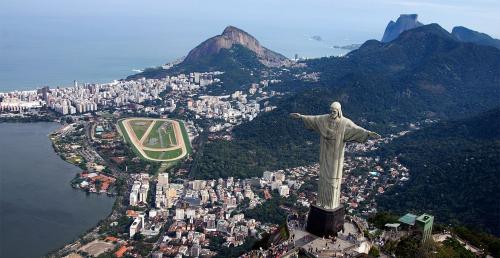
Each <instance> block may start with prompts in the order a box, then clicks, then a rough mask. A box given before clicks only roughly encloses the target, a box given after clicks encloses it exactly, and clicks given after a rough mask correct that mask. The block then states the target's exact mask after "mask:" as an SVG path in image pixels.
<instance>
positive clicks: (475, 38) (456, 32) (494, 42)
mask: <svg viewBox="0 0 500 258" xmlns="http://www.w3.org/2000/svg"><path fill="white" fill-rule="evenodd" d="M417 18H418V15H417V14H401V15H400V16H399V18H398V19H397V20H396V21H395V22H394V21H390V22H389V24H387V27H386V28H385V31H384V35H383V36H382V40H381V42H385V43H386V42H390V41H393V40H395V39H396V38H397V37H398V36H399V35H400V34H401V33H403V32H405V31H407V30H411V29H415V28H418V27H420V26H422V25H423V24H422V23H420V22H419V21H417ZM451 34H452V36H453V37H455V39H456V40H458V41H461V42H468V43H475V44H478V45H483V46H492V47H496V48H500V40H498V39H495V38H492V37H491V36H489V35H488V34H485V33H481V32H478V31H474V30H471V29H468V28H466V27H463V26H456V27H454V28H453V29H452V32H451Z"/></svg>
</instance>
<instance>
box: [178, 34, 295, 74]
mask: <svg viewBox="0 0 500 258" xmlns="http://www.w3.org/2000/svg"><path fill="white" fill-rule="evenodd" d="M236 44H237V45H241V46H243V47H245V48H247V49H249V50H250V51H252V52H254V53H255V54H256V55H257V57H258V58H259V61H260V62H261V63H262V64H264V65H266V66H269V67H276V66H281V65H284V64H287V63H288V62H290V61H289V60H288V59H287V58H286V57H284V56H283V55H281V54H278V53H276V52H273V51H271V50H269V49H267V48H265V47H264V46H262V45H261V44H260V43H259V41H258V40H257V39H256V38H254V37H253V36H252V35H250V34H249V33H247V32H245V31H244V30H242V29H239V28H237V27H234V26H227V27H226V28H225V29H224V31H223V32H222V34H221V35H217V36H215V37H212V38H210V39H208V40H205V41H204V42H202V43H201V44H200V45H198V46H197V47H195V48H194V49H192V50H191V51H190V52H189V54H188V55H187V57H186V58H185V60H184V62H196V60H198V59H200V58H202V57H205V56H207V55H214V54H217V53H219V52H220V50H221V49H231V48H232V47H233V45H236Z"/></svg>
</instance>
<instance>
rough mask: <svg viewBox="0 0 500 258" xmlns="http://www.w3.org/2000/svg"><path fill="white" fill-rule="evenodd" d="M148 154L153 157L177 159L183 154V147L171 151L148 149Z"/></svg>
mask: <svg viewBox="0 0 500 258" xmlns="http://www.w3.org/2000/svg"><path fill="white" fill-rule="evenodd" d="M144 152H146V155H148V157H150V158H153V159H175V158H177V157H179V156H180V155H181V154H182V149H181V148H179V149H175V150H169V151H149V150H146V151H144Z"/></svg>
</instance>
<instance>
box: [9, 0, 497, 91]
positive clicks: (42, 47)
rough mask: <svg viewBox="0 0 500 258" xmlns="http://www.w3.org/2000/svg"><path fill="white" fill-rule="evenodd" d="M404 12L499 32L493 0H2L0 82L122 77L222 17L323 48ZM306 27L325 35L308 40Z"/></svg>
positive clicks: (175, 53)
mask: <svg viewBox="0 0 500 258" xmlns="http://www.w3.org/2000/svg"><path fill="white" fill-rule="evenodd" d="M407 13H417V14H418V15H419V20H420V21H421V22H422V23H424V24H427V23H439V24H440V25H441V26H442V27H444V28H445V29H447V30H448V31H451V29H452V27H453V26H457V25H461V26H466V27H468V28H471V29H474V30H478V31H481V32H484V33H487V34H489V35H491V36H493V37H496V38H500V26H498V24H500V15H498V14H499V13H500V0H476V1H465V0H448V1H430V0H423V1H417V0H401V1H399V0H379V1H370V0H351V1H334V0H328V1H327V0H315V1H313V0H252V1H235V0H222V1H218V0H212V1H201V0H182V1H169V0H141V1H139V0H105V1H103V0H70V1H68V0H43V1H40V0H0V92H1V91H2V90H6V89H13V88H27V87H33V86H36V85H41V84H49V85H56V84H63V83H70V82H71V81H72V79H71V78H74V79H79V80H83V81H92V80H94V81H96V82H102V81H106V80H110V79H119V78H123V76H126V75H127V74H130V73H131V70H132V69H136V68H144V67H148V66H155V65H160V64H163V63H166V62H168V61H172V60H174V59H175V58H178V57H181V56H183V55H185V54H186V53H187V52H188V51H189V50H190V49H192V48H193V47H195V46H196V45H197V44H199V43H200V42H202V41H204V40H205V39H207V38H209V37H212V36H214V35H217V34H220V33H221V32H222V30H223V29H224V27H226V26H227V25H233V26H236V27H239V28H241V29H243V30H245V31H247V32H249V33H250V34H252V35H253V36H255V37H256V38H257V39H258V40H259V41H260V42H261V43H262V44H263V45H264V46H266V47H268V48H270V49H272V50H274V51H276V52H279V53H282V54H284V55H286V56H288V57H292V56H293V55H294V54H295V53H297V54H299V56H303V57H319V56H326V55H331V54H334V53H332V52H331V51H332V50H331V46H332V45H348V44H353V43H363V42H364V41H366V40H368V39H378V40H380V38H381V37H382V34H383V32H384V29H385V27H386V25H387V23H388V22H389V21H390V20H396V19H397V17H398V16H399V15H400V14H407ZM314 35H318V36H321V37H322V38H323V39H324V42H323V43H322V44H323V45H321V44H318V43H317V42H316V43H315V42H310V37H311V36H314Z"/></svg>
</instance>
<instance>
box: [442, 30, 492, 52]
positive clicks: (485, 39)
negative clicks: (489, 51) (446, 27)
mask: <svg viewBox="0 0 500 258" xmlns="http://www.w3.org/2000/svg"><path fill="white" fill-rule="evenodd" d="M451 34H452V35H453V36H454V37H455V38H456V39H457V40H459V41H462V42H469V43H474V44H479V45H484V46H492V47H496V48H499V49H500V40H499V39H495V38H493V37H491V36H490V35H488V34H486V33H482V32H479V31H475V30H471V29H469V28H466V27H463V26H455V27H453V29H452V31H451Z"/></svg>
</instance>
